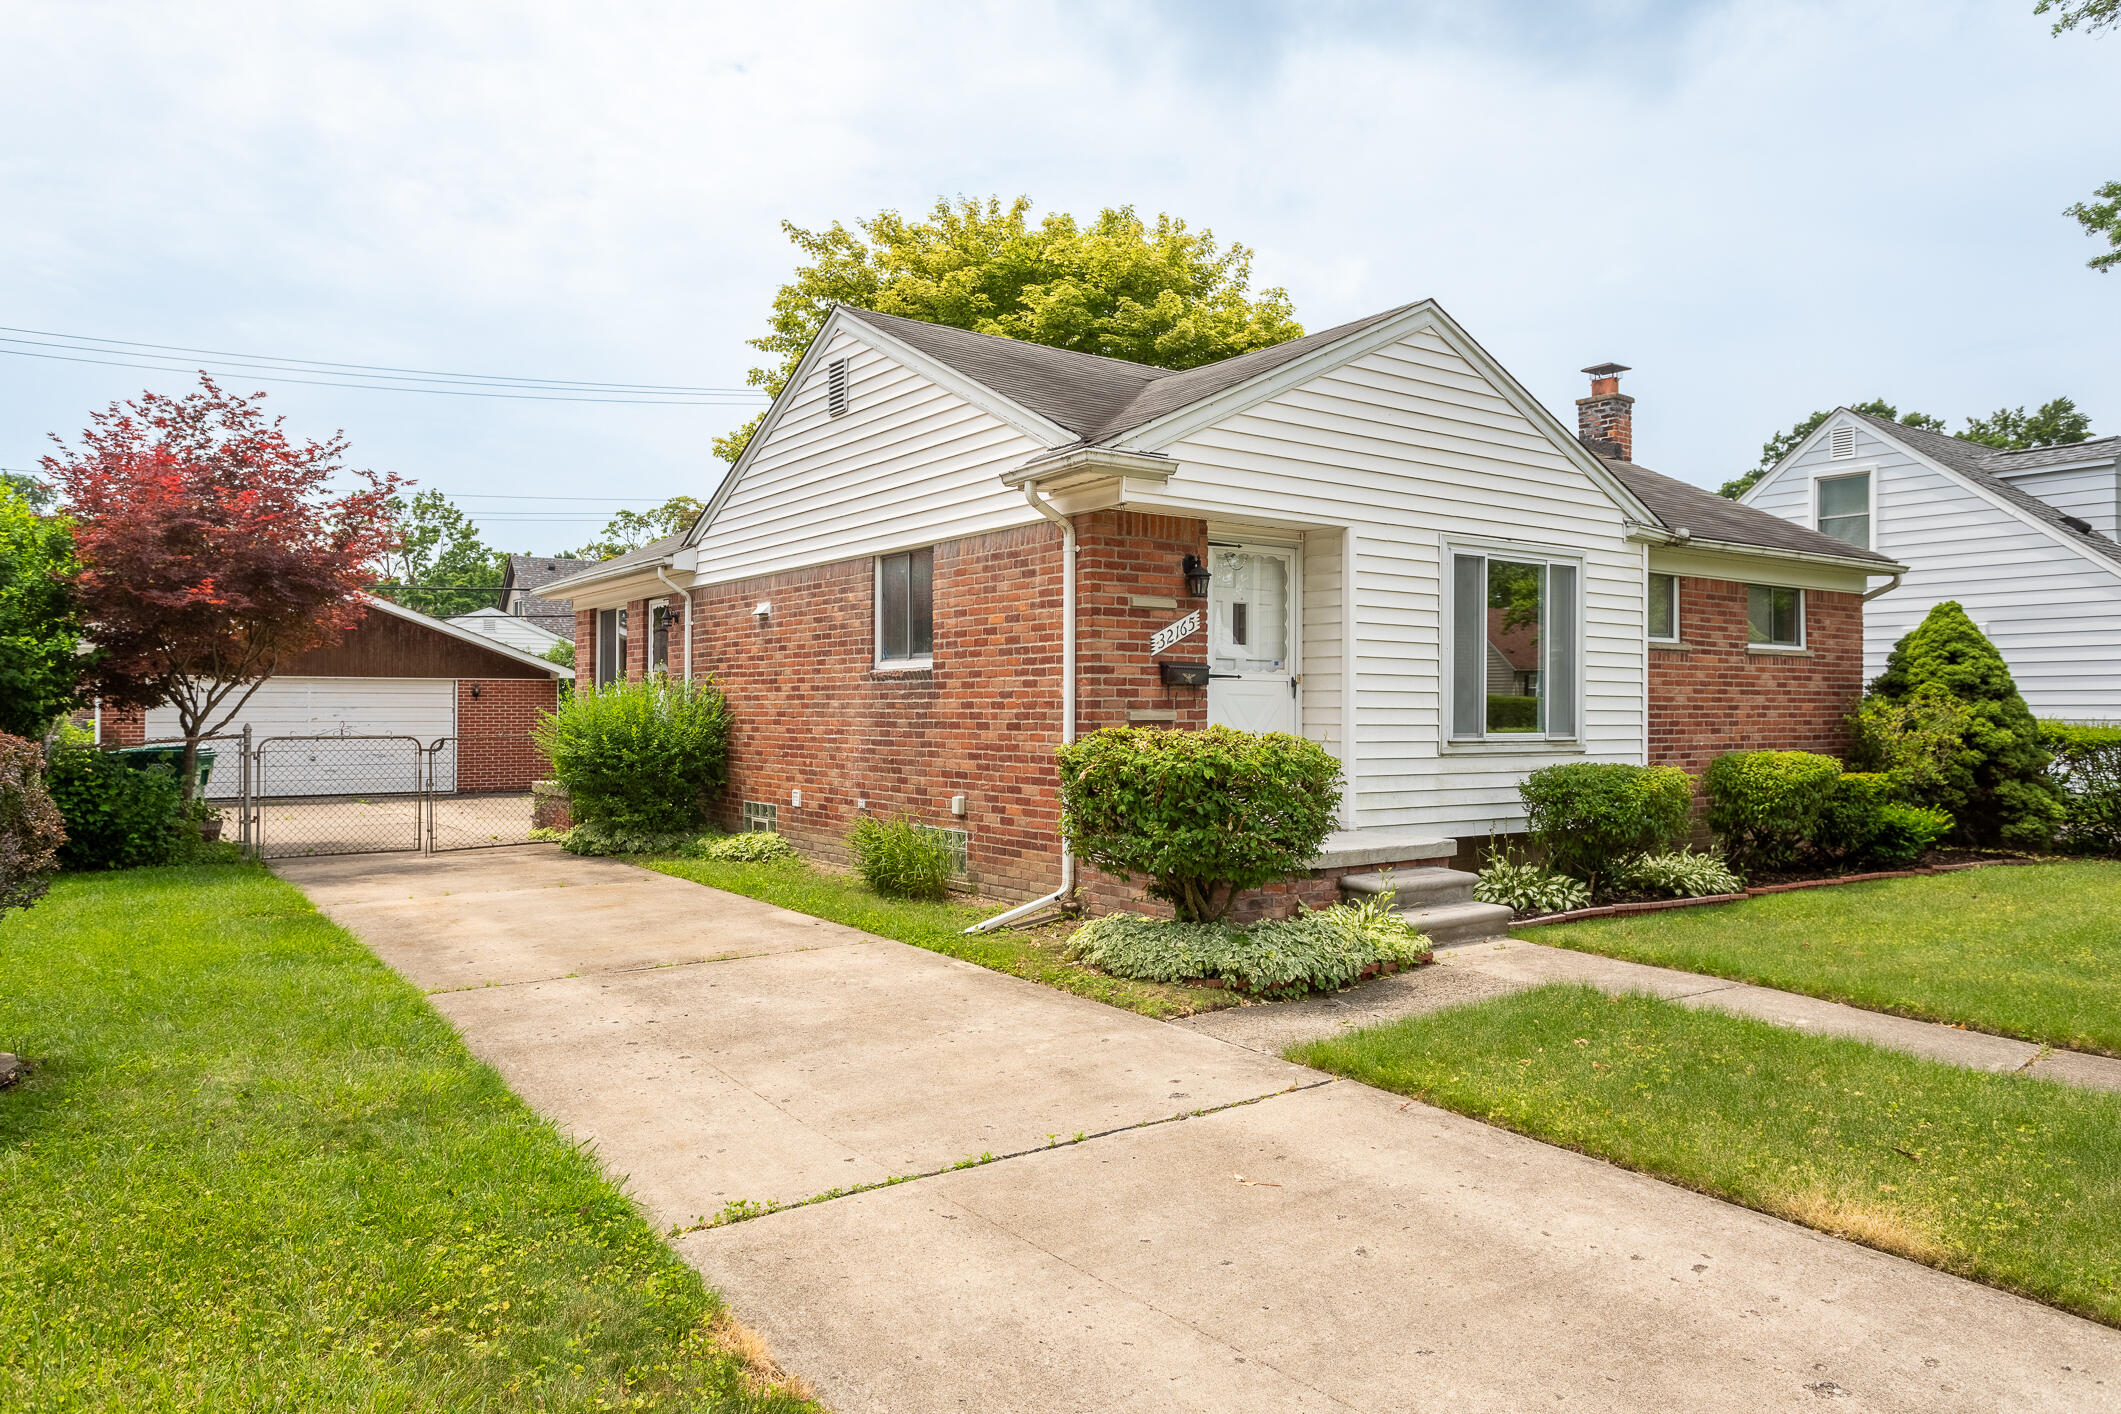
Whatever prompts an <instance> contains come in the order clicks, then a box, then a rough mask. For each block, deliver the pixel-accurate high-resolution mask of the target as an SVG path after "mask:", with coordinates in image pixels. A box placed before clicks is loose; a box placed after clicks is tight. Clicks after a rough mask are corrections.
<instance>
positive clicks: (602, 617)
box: [597, 609, 626, 687]
mask: <svg viewBox="0 0 2121 1414" xmlns="http://www.w3.org/2000/svg"><path fill="white" fill-rule="evenodd" d="M625 680H626V611H625V610H624V609H599V610H598V611H597V686H598V687H602V686H603V685H604V684H605V683H608V682H624V681H625Z"/></svg>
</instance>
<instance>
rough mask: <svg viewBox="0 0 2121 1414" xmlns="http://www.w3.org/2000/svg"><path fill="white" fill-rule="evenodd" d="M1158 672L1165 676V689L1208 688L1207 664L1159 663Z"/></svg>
mask: <svg viewBox="0 0 2121 1414" xmlns="http://www.w3.org/2000/svg"><path fill="white" fill-rule="evenodd" d="M1156 667H1157V671H1158V672H1159V673H1161V674H1162V675H1163V680H1164V686H1165V687H1206V686H1207V685H1208V665H1207V664H1206V663H1158V664H1157V665H1156Z"/></svg>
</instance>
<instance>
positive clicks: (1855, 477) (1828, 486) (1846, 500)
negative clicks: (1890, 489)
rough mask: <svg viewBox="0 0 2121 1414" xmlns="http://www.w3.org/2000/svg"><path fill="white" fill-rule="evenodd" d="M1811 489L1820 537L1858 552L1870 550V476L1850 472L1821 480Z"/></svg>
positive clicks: (1823, 477) (1866, 472)
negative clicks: (1830, 539)
mask: <svg viewBox="0 0 2121 1414" xmlns="http://www.w3.org/2000/svg"><path fill="white" fill-rule="evenodd" d="M1813 487H1814V490H1815V495H1816V498H1817V511H1818V515H1817V517H1816V524H1817V525H1818V527H1819V533H1820V534H1821V535H1831V536H1833V537H1834V539H1836V540H1841V541H1845V542H1847V543H1848V544H1850V545H1854V546H1855V547H1856V548H1857V549H1859V550H1868V549H1871V548H1872V545H1871V514H1872V511H1871V474H1870V473H1869V472H1868V471H1853V472H1850V473H1849V474H1848V475H1846V476H1822V477H1820V478H1819V479H1818V480H1817V481H1816V482H1814V483H1813Z"/></svg>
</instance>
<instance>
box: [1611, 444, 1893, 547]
mask: <svg viewBox="0 0 2121 1414" xmlns="http://www.w3.org/2000/svg"><path fill="white" fill-rule="evenodd" d="M1600 455H1601V457H1603V458H1604V460H1605V463H1606V465H1607V466H1610V467H1611V468H1612V469H1613V474H1614V475H1615V476H1617V477H1619V478H1620V480H1621V483H1622V484H1623V485H1625V486H1626V487H1627V488H1628V490H1630V491H1632V492H1634V493H1635V498H1636V499H1637V500H1639V501H1641V502H1642V503H1643V504H1644V505H1645V506H1648V507H1649V508H1650V511H1651V513H1652V514H1654V515H1655V516H1656V517H1657V519H1658V520H1659V521H1660V522H1661V523H1662V524H1663V527H1664V528H1665V529H1666V530H1674V531H1676V530H1684V531H1686V532H1687V533H1688V534H1689V536H1691V537H1693V538H1695V539H1700V540H1713V541H1720V542H1722V543H1725V544H1730V545H1747V546H1751V547H1752V548H1754V549H1757V550H1783V551H1789V552H1791V553H1794V554H1799V555H1827V556H1832V557H1833V558H1834V559H1837V560H1867V561H1870V562H1871V563H1873V564H1876V565H1877V566H1879V568H1880V569H1881V570H1884V569H1897V568H1899V567H1900V566H1899V564H1898V562H1897V561H1895V560H1894V559H1893V558H1892V557H1891V556H1889V555H1881V554H1879V553H1878V552H1877V551H1875V550H1865V549H1861V548H1859V547H1858V546H1855V545H1851V544H1849V543H1848V542H1847V541H1844V540H1836V539H1835V538H1834V537H1833V536H1831V535H1821V534H1820V533H1819V532H1818V531H1816V530H1812V529H1810V528H1809V527H1806V526H1802V525H1798V524H1796V523H1795V522H1793V521H1787V520H1784V519H1783V518H1782V517H1781V516H1775V515H1769V514H1768V513H1767V512H1766V511H1757V510H1754V509H1753V508H1752V507H1751V506H1741V505H1739V504H1738V503H1737V502H1736V501H1732V500H1726V499H1725V498H1724V497H1722V496H1719V495H1717V494H1715V493H1714V492H1713V491H1704V490H1702V489H1701V488H1700V487H1699V486H1693V485H1689V484H1688V483H1687V482H1684V481H1679V480H1675V479H1674V478H1672V477H1669V476H1666V475H1664V474H1663V473H1661V472H1655V471H1651V470H1650V469H1649V468H1648V467H1646V466H1637V465H1636V464H1635V463H1633V462H1629V461H1622V460H1620V459H1619V458H1618V457H1607V456H1604V454H1603V453H1600Z"/></svg>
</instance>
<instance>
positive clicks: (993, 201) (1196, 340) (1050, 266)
mask: <svg viewBox="0 0 2121 1414" xmlns="http://www.w3.org/2000/svg"><path fill="white" fill-rule="evenodd" d="M1030 215H1031V198H1029V197H1027V196H1020V197H1018V198H1017V199H1016V200H1014V201H1012V202H1010V203H1009V204H1007V205H1006V206H1005V205H1003V204H1002V201H1001V199H1000V198H999V197H989V198H988V199H986V200H985V201H981V200H978V199H976V198H967V199H964V200H960V201H958V202H956V203H955V204H953V203H951V202H949V201H945V200H938V201H937V202H936V203H935V207H934V209H933V210H932V211H930V212H929V213H928V218H927V219H926V220H924V221H909V220H907V219H906V218H905V217H903V216H901V215H900V214H899V213H898V212H896V211H884V212H880V213H878V214H877V215H875V216H873V217H870V218H869V219H867V220H863V221H857V222H856V223H855V225H856V227H857V228H858V229H857V230H856V231H850V230H848V229H847V228H846V227H845V226H844V225H842V224H840V223H839V222H837V221H835V222H833V223H832V225H831V226H830V227H828V228H826V229H825V230H822V231H814V230H805V229H804V228H803V227H800V226H797V225H795V224H794V223H793V222H788V221H784V222H782V223H781V228H782V229H783V230H785V231H786V232H787V233H788V238H789V239H790V240H791V241H793V242H795V244H796V246H797V247H798V248H800V249H801V250H802V252H803V254H804V255H805V256H807V257H808V258H809V263H807V264H805V265H802V266H800V267H799V268H798V269H797V270H796V272H795V278H794V279H793V280H790V281H789V282H788V283H787V284H785V285H783V286H781V289H780V292H779V293H778V294H776V295H775V296H774V299H773V318H772V320H771V325H772V329H771V332H770V333H768V334H766V335H765V336H763V337H761V338H757V339H753V340H752V341H751V345H752V347H753V348H756V349H759V350H760V351H762V352H764V353H768V354H772V355H774V356H775V362H774V363H772V364H771V365H770V366H766V367H761V368H754V369H753V370H751V382H752V383H754V384H755V385H757V386H759V387H761V388H764V389H765V390H766V391H767V392H768V393H771V394H773V395H774V396H776V397H778V396H779V395H780V391H781V387H782V385H783V384H784V383H786V382H787V379H788V375H789V374H790V373H791V372H793V371H794V369H795V365H796V364H797V362H798V361H800V360H801V358H802V356H803V350H804V349H806V348H808V347H809V346H810V341H811V340H812V339H813V338H815V337H816V335H817V332H818V330H819V329H820V328H821V327H823V325H824V322H825V318H826V316H827V315H828V314H830V313H831V311H832V306H833V305H835V304H850V305H853V306H855V307H856V308H858V309H869V310H874V311H876V312H877V313H879V314H903V315H906V316H908V317H910V318H913V319H924V320H927V321H928V322H930V323H932V324H948V325H952V326H954V327H956V328H959V329H972V330H976V331H978V332H980V333H983V334H1000V335H1004V336H1006V337H1008V338H1012V339H1023V340H1025V341H1027V342H1030V343H1035V344H1050V345H1052V346H1053V347H1055V348H1063V349H1076V350H1079V351H1080V352H1083V353H1094V354H1103V355H1105V356H1107V357H1109V358H1124V359H1129V360H1132V361H1133V362H1135V363H1146V364H1151V365H1154V366H1155V367H1158V368H1198V367H1200V366H1201V365H1202V364H1204V363H1214V362H1216V361H1217V360H1219V359H1225V358H1229V357H1231V356H1232V355H1233V354H1241V353H1249V352H1251V351H1252V350H1253V349H1260V348H1266V347H1267V346H1269V345H1271V344H1279V343H1283V342H1285V341H1287V340H1289V339H1294V338H1297V337H1299V336H1300V335H1301V334H1302V333H1303V326H1301V325H1300V324H1298V323H1297V322H1296V317H1295V311H1294V309H1293V308H1292V307H1291V305H1290V303H1289V296H1288V292H1287V291H1285V290H1282V289H1278V288H1277V289H1265V290H1261V291H1259V292H1258V293H1257V294H1256V295H1255V294H1253V293H1252V292H1251V283H1252V252H1251V250H1249V249H1248V248H1247V247H1245V246H1242V245H1236V244H1232V245H1229V246H1221V245H1218V244H1217V243H1216V240H1215V235H1214V233H1213V232H1212V231H1207V230H1201V231H1195V230H1193V229H1191V228H1190V227H1188V226H1187V225H1186V223H1185V222H1184V221H1181V220H1178V219H1176V218H1174V217H1171V216H1167V215H1159V216H1158V217H1157V218H1156V223H1155V225H1153V226H1151V225H1149V224H1147V223H1146V222H1144V221H1143V220H1142V219H1141V218H1140V217H1139V216H1137V215H1136V214H1135V212H1134V208H1133V207H1131V206H1119V207H1107V208H1106V209H1105V210H1103V211H1100V212H1099V213H1098V215H1097V219H1096V220H1094V221H1089V222H1079V221H1077V220H1076V218H1075V217H1073V216H1070V215H1068V214H1067V213H1065V212H1053V213H1051V214H1049V215H1047V216H1045V217H1044V218H1043V219H1041V220H1040V221H1038V222H1037V224H1035V225H1034V224H1033V223H1032V222H1031V220H1030ZM763 416H764V415H763V414H761V418H762V417H763ZM759 421H760V418H754V419H752V420H751V421H750V422H749V423H746V424H745V425H744V426H743V427H740V428H738V429H737V430H736V431H735V432H732V433H731V434H729V435H728V436H727V437H722V438H718V439H717V440H716V441H715V444H714V449H715V452H716V454H717V455H719V456H721V457H722V458H723V459H724V460H726V461H732V462H733V461H735V460H736V459H737V457H738V455H739V454H740V453H742V451H743V450H744V444H745V443H746V442H747V441H749V440H750V438H751V434H752V432H753V430H754V429H756V428H757V427H758V425H759Z"/></svg>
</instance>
